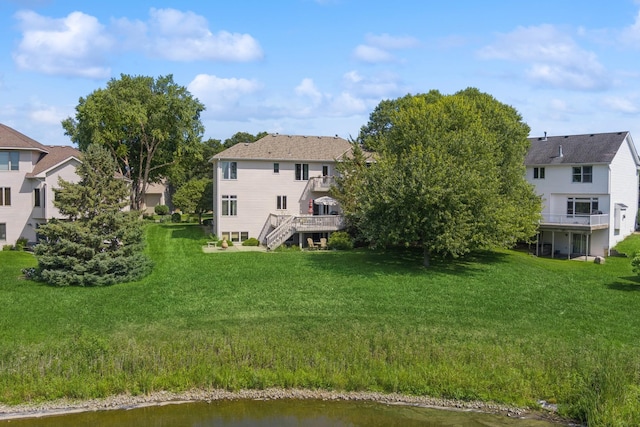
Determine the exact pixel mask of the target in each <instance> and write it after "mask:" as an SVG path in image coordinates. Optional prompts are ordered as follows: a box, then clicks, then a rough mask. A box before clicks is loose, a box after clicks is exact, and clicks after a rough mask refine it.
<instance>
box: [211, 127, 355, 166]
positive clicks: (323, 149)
mask: <svg viewBox="0 0 640 427" xmlns="http://www.w3.org/2000/svg"><path fill="white" fill-rule="evenodd" d="M350 151H351V143H350V142H349V141H347V140H346V139H343V138H340V137H338V136H303V135H280V134H270V135H267V136H265V137H264V138H260V139H259V140H257V141H256V142H249V143H239V144H236V145H234V146H233V147H230V148H228V149H226V150H224V151H222V152H220V153H218V154H216V155H215V156H213V157H212V160H213V159H251V160H301V161H332V160H335V159H339V158H340V157H342V155H343V154H345V153H347V152H350Z"/></svg>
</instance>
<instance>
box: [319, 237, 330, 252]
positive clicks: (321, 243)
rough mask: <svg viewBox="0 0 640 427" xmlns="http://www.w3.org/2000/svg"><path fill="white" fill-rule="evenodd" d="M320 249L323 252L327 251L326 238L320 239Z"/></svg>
mask: <svg viewBox="0 0 640 427" xmlns="http://www.w3.org/2000/svg"><path fill="white" fill-rule="evenodd" d="M320 249H323V250H327V249H329V247H328V246H327V238H326V237H321V238H320Z"/></svg>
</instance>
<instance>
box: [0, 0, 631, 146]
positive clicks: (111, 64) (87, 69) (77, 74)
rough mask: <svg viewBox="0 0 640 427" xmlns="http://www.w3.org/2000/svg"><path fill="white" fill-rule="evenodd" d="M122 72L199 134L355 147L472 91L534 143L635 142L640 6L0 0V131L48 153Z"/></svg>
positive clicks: (554, 1) (565, 1)
mask: <svg viewBox="0 0 640 427" xmlns="http://www.w3.org/2000/svg"><path fill="white" fill-rule="evenodd" d="M120 74H130V75H145V76H154V77H157V76H161V75H167V74H173V76H174V80H175V81H176V82H177V83H178V84H180V85H183V86H186V87H187V88H188V89H189V90H190V91H191V93H192V94H193V95H194V96H195V97H197V98H198V99H199V100H200V101H202V102H203V103H204V104H205V106H206V108H207V109H206V111H205V112H203V114H202V122H203V124H204V125H205V128H206V130H205V135H204V136H205V138H209V137H210V138H216V139H221V140H224V139H226V138H228V137H230V136H231V135H233V134H234V133H236V132H239V131H243V132H250V133H257V132H260V131H267V132H279V133H285V134H305V135H334V134H337V135H340V136H342V137H345V138H348V137H349V136H353V137H355V136H357V134H358V131H359V130H360V127H361V126H363V125H364V124H365V123H366V122H367V120H368V117H369V114H370V113H371V111H372V110H373V109H374V108H375V106H376V105H378V103H379V102H380V101H381V100H383V99H394V98H397V97H400V96H404V95H406V94H407V93H412V94H416V93H423V92H427V91H429V90H431V89H437V90H439V91H440V92H442V93H444V94H451V93H454V92H456V91H458V90H461V89H464V88H466V87H476V88H478V89H479V90H481V91H483V92H486V93H489V94H491V95H493V96H494V97H495V98H497V99H498V100H499V101H501V102H504V103H506V104H509V105H511V106H513V107H515V108H516V109H517V110H518V111H519V112H520V114H521V115H522V117H523V119H524V121H525V122H526V123H528V124H529V126H530V127H531V130H532V131H531V136H539V135H542V133H543V132H545V131H546V132H548V134H549V135H565V134H573V133H596V132H612V131H624V130H628V131H631V133H632V136H633V137H634V139H635V142H636V144H639V143H640V120H639V119H640V1H634V0H610V1H607V2H604V1H588V2H585V1H579V0H571V1H569V0H536V1H527V2H521V1H511V0H502V1H497V0H484V1H476V0H457V1H455V2H444V1H419V0H413V1H409V0H396V1H388V0H387V1H377V0H271V1H264V0H244V1H243V0H235V1H221V0H212V1H190V0H181V1H177V0H156V1H146V0H129V1H127V2H124V1H122V0H111V1H108V2H107V1H95V2H87V1H86V0H83V1H74V0H66V1H58V0H0V123H3V124H6V125H8V126H11V127H13V128H15V129H17V130H19V131H21V132H23V133H25V134H27V135H28V136H30V137H32V138H34V139H36V140H38V141H40V142H42V143H44V144H56V145H62V144H67V145H68V144H70V141H69V140H68V138H67V137H66V136H65V135H64V132H63V130H62V127H61V125H60V122H61V120H63V119H65V118H66V117H69V116H73V115H74V114H75V106H76V105H77V103H78V99H79V98H80V97H83V96H87V95H88V94H90V93H91V92H92V91H94V90H95V89H98V88H102V87H105V85H106V82H107V81H108V80H109V79H111V78H118V77H119V76H120Z"/></svg>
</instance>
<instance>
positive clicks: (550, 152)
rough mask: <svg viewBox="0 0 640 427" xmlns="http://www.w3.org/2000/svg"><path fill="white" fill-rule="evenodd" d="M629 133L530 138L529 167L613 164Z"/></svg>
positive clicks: (527, 160) (527, 159) (527, 162)
mask: <svg viewBox="0 0 640 427" xmlns="http://www.w3.org/2000/svg"><path fill="white" fill-rule="evenodd" d="M628 135H629V132H610V133H596V134H584V135H566V136H549V137H539V138H529V142H530V147H529V151H528V152H527V156H526V157H525V164H526V165H560V164H591V163H604V164H608V163H611V161H612V160H613V158H614V157H615V155H616V153H617V152H618V150H619V149H620V146H621V145H622V143H623V142H624V141H625V140H626V139H627V136H628Z"/></svg>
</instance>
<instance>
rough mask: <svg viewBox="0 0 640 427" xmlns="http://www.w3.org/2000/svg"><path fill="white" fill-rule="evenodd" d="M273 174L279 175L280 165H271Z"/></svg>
mask: <svg viewBox="0 0 640 427" xmlns="http://www.w3.org/2000/svg"><path fill="white" fill-rule="evenodd" d="M273 173H280V163H274V164H273Z"/></svg>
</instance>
